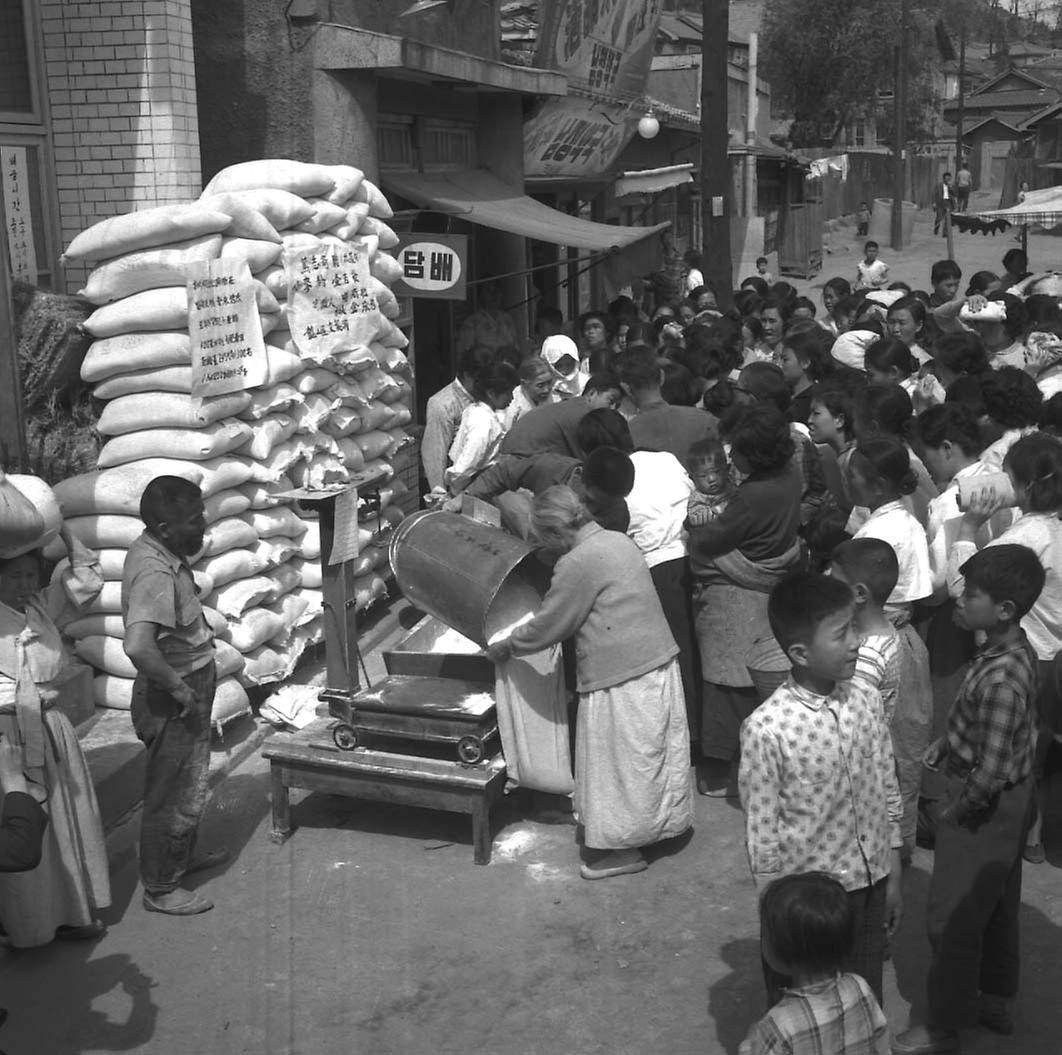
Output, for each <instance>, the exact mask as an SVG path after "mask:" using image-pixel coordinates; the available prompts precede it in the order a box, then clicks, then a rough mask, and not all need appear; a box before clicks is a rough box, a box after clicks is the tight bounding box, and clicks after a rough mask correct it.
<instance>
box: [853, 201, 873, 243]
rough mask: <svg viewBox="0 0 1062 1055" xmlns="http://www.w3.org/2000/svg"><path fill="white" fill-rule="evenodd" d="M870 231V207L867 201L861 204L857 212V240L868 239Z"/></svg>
mask: <svg viewBox="0 0 1062 1055" xmlns="http://www.w3.org/2000/svg"><path fill="white" fill-rule="evenodd" d="M869 230H870V206H869V205H867V203H866V202H865V201H861V202H860V203H859V209H858V210H857V211H856V238H866V236H867V231H869Z"/></svg>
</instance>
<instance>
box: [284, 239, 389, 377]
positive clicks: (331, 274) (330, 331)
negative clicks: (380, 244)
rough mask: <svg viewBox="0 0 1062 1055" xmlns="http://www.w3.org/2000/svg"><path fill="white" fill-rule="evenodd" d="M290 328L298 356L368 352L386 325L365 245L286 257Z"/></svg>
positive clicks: (289, 253)
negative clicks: (370, 274) (373, 290)
mask: <svg viewBox="0 0 1062 1055" xmlns="http://www.w3.org/2000/svg"><path fill="white" fill-rule="evenodd" d="M284 268H285V270H286V271H287V276H288V324H289V325H290V327H291V336H292V339H293V340H294V341H295V344H296V346H297V347H298V349H299V351H300V352H302V354H303V355H304V356H307V357H309V358H311V359H316V360H319V359H322V358H325V357H327V356H330V355H335V354H337V353H342V352H349V351H353V350H354V349H355V348H359V347H367V346H368V345H370V344H371V343H372V342H373V341H374V340H375V339H376V335H377V334H378V333H379V332H380V329H381V327H382V325H383V314H382V313H381V312H380V306H379V304H378V303H377V301H376V296H375V294H374V293H373V292H372V283H371V282H370V280H369V254H368V252H367V251H366V249H365V247H364V246H363V245H358V244H357V243H351V244H350V245H344V246H338V245H335V246H333V245H322V246H321V247H320V248H317V249H302V250H297V251H292V250H287V249H286V250H285V251H284Z"/></svg>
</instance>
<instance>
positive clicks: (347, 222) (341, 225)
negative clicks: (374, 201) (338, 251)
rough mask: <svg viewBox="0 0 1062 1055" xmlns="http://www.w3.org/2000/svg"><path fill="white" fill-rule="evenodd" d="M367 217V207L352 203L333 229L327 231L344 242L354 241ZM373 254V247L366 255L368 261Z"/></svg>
mask: <svg viewBox="0 0 1062 1055" xmlns="http://www.w3.org/2000/svg"><path fill="white" fill-rule="evenodd" d="M368 215H369V207H368V205H366V204H365V203H364V202H354V204H352V205H350V206H348V207H347V210H346V212H345V214H344V216H343V219H342V220H340V221H339V222H338V223H337V224H336V225H335V226H334V227H330V228H329V229H328V233H329V234H330V235H332V236H334V237H335V238H339V239H340V240H341V241H344V242H353V241H356V240H357V238H358V235H359V233H360V232H361V225H362V224H363V223H364V222H365V218H366V217H367V216H368ZM376 245H377V246H378V245H379V239H377V242H376ZM373 252H375V247H373V249H372V250H371V251H370V252H369V253H368V254H367V255H368V257H369V259H370V261H371V260H372V254H373Z"/></svg>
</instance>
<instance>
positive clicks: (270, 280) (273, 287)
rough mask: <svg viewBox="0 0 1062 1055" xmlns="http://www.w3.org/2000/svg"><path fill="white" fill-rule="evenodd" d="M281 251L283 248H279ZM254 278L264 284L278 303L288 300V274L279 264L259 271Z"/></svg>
mask: <svg viewBox="0 0 1062 1055" xmlns="http://www.w3.org/2000/svg"><path fill="white" fill-rule="evenodd" d="M281 250H283V246H281ZM254 277H255V278H256V279H258V281H259V282H264V283H265V287H266V289H268V290H269V292H270V293H272V294H273V296H274V297H276V298H277V300H278V301H286V300H287V299H288V293H289V292H290V290H289V289H288V273H287V271H286V270H285V269H284V268H283V267H281V265H280V264H273V265H272V267H267V268H265V269H264V270H262V271H259V272H258V273H257V274H256V275H255V276H254Z"/></svg>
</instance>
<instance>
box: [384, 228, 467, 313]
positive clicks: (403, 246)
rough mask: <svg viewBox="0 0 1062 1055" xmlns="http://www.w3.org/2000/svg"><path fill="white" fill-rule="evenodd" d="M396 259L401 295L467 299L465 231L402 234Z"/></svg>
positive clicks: (397, 293)
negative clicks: (399, 266)
mask: <svg viewBox="0 0 1062 1055" xmlns="http://www.w3.org/2000/svg"><path fill="white" fill-rule="evenodd" d="M393 252H394V256H395V259H396V260H397V261H398V262H399V263H400V264H401V265H402V277H401V278H400V279H399V280H398V281H397V282H396V283H395V284H394V286H392V292H393V293H394V294H395V296H398V297H420V298H422V299H424V300H462V301H463V300H464V299H465V275H466V273H467V271H468V236H467V235H463V234H418V233H417V232H415V231H414V232H412V233H409V234H400V235H399V236H398V248H397V249H395V250H394V251H393Z"/></svg>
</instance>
